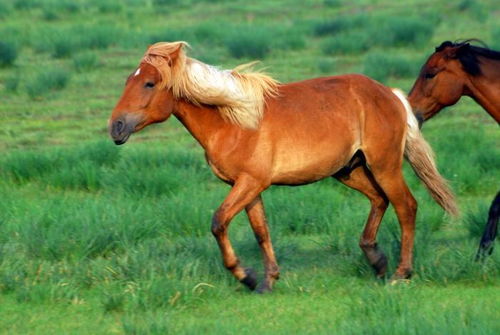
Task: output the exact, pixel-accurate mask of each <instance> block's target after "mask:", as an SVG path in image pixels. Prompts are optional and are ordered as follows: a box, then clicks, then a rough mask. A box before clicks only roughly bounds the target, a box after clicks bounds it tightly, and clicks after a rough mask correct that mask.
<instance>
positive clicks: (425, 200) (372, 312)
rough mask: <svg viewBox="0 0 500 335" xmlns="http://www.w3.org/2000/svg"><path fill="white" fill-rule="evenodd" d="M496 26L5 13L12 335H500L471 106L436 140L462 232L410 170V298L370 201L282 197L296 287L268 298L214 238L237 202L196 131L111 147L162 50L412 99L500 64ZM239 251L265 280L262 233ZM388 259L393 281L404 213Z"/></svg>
mask: <svg viewBox="0 0 500 335" xmlns="http://www.w3.org/2000/svg"><path fill="white" fill-rule="evenodd" d="M2 8H5V12H6V13H7V12H8V14H5V15H4V12H2ZM495 10H496V3H494V2H493V1H482V2H475V1H462V2H460V3H456V4H455V3H454V4H450V3H448V2H445V1H437V2H423V1H417V0H412V1H410V2H405V3H401V4H396V3H393V2H389V1H375V2H369V1H365V0H358V1H356V2H348V1H306V2H299V1H291V0H280V1H257V2H248V1H243V0H238V1H224V0H215V1H208V0H207V1H175V2H171V1H169V2H166V1H145V0H127V1H126V2H120V1H114V0H112V1H107V2H106V3H105V4H104V3H103V2H102V1H95V0H81V1H76V2H75V1H66V0H64V1H63V0H61V1H59V0H53V1H38V0H17V1H15V2H10V1H2V0H0V20H2V24H1V27H0V36H2V41H5V43H9V45H15V46H16V50H17V57H16V58H15V60H14V62H13V63H12V65H9V66H5V67H1V68H0V123H1V125H2V126H1V127H0V150H1V152H2V155H0V334H165V333H174V334H195V333H217V334H234V333H241V334H250V333H252V334H255V333H262V334H284V333H287V334H290V333H292V334H295V333H314V334H331V333H335V334H443V333H453V334H497V333H498V332H499V330H500V324H499V322H498V321H497V319H498V317H497V314H498V313H497V311H498V310H499V307H500V306H499V302H498V301H499V299H498V298H497V296H498V288H499V285H500V281H499V279H500V276H499V269H500V267H499V264H500V256H499V255H500V253H499V252H498V250H495V251H494V253H493V255H492V256H491V257H490V258H488V259H487V260H486V261H485V262H484V263H476V262H474V256H475V252H476V249H477V246H478V242H479V236H480V235H481V233H482V229H483V227H484V224H485V222H486V215H487V211H488V206H489V204H490V203H491V201H492V199H493V197H494V195H495V194H496V192H497V191H498V176H499V167H500V162H499V161H498V160H499V157H500V153H499V149H498V145H497V143H498V142H499V140H500V138H499V133H498V126H497V125H496V124H495V122H494V121H492V119H491V118H490V117H489V116H488V115H487V114H486V113H485V112H484V111H482V110H481V108H480V107H478V106H477V105H476V104H475V103H474V102H473V101H471V100H470V99H463V101H461V102H460V103H459V104H457V105H456V106H454V107H452V108H448V109H446V110H444V111H443V112H442V113H441V114H439V115H438V116H436V117H435V118H433V119H432V120H431V121H429V122H428V123H426V124H425V126H424V128H423V133H424V136H425V137H426V139H427V140H428V141H429V142H430V144H431V145H432V147H433V148H434V150H435V151H436V155H437V163H438V166H439V170H440V171H441V172H442V174H443V175H444V176H445V177H446V178H447V179H448V180H449V181H450V184H451V186H452V188H453V189H454V191H455V193H456V194H457V198H458V201H459V203H460V205H461V209H462V216H461V217H460V218H458V219H451V218H449V217H447V216H446V215H444V214H443V212H442V210H441V209H440V208H439V207H438V206H437V205H436V204H435V203H434V202H433V201H432V199H431V198H430V196H429V195H428V194H427V192H426V191H425V189H424V187H423V186H422V185H421V183H420V182H419V181H418V180H417V179H416V177H415V176H414V174H413V172H412V171H411V169H409V168H408V166H406V165H405V176H406V179H407V181H408V183H409V186H410V188H411V190H412V192H413V194H414V195H415V197H416V199H417V200H418V203H419V212H418V217H417V230H416V231H417V233H416V242H415V275H414V278H413V280H412V282H411V283H409V284H402V285H396V286H392V285H390V284H389V283H388V282H384V281H377V280H376V279H375V278H374V277H373V274H372V270H371V269H370V268H369V266H368V265H367V264H366V261H365V260H364V258H363V256H362V254H361V251H360V249H359V247H358V241H359V236H360V234H361V232H362V229H363V225H364V222H365V220H366V217H367V215H368V212H369V203H368V201H367V200H366V199H365V198H364V197H363V196H362V195H360V194H358V193H356V192H355V191H353V190H350V189H348V188H347V187H344V186H342V185H340V184H339V183H337V182H335V181H334V180H325V181H322V182H319V183H316V184H313V185H308V186H302V187H297V188H286V187H272V188H271V189H269V190H268V191H266V192H265V193H264V195H263V198H264V202H265V205H266V212H267V214H268V219H269V224H270V227H271V233H272V236H273V242H274V246H275V250H276V254H277V257H278V262H279V264H280V266H281V279H280V280H279V281H278V283H277V284H276V287H275V291H274V292H273V294H271V295H268V296H257V295H254V294H251V293H249V292H248V291H247V290H246V289H245V288H244V287H242V286H241V284H239V283H237V282H236V281H235V280H234V279H233V278H232V277H231V276H230V275H229V273H228V272H227V271H226V270H225V269H224V267H223V266H222V264H221V260H220V255H219V250H218V248H217V245H216V243H215V240H214V239H213V237H212V236H211V233H210V219H211V216H212V215H213V213H214V211H215V210H216V208H217V207H218V206H219V205H220V203H221V202H222V200H223V199H224V197H225V195H226V194H227V192H228V190H229V188H228V186H226V185H225V184H223V183H221V182H220V181H219V180H217V178H215V177H214V176H213V174H212V173H211V171H210V169H209V167H208V166H207V164H206V162H205V161H204V158H203V152H202V150H201V148H200V147H199V146H198V145H197V143H196V142H195V141H194V140H193V139H192V137H191V136H190V135H189V133H187V131H186V130H184V129H183V128H182V126H181V124H180V123H179V122H178V121H176V120H175V119H171V120H169V121H168V122H167V123H165V124H161V125H157V126H151V127H148V128H147V129H146V130H144V131H143V132H141V133H139V134H136V135H134V136H133V137H132V138H131V139H130V142H129V143H128V144H127V145H125V146H121V147H117V146H114V144H112V142H111V141H110V139H109V138H108V135H107V119H108V117H109V115H110V113H111V110H112V108H113V106H114V104H115V103H116V101H117V100H118V98H119V96H120V94H121V92H122V90H123V85H124V82H125V80H126V78H127V76H128V75H129V74H130V73H131V72H132V71H133V70H134V69H135V68H136V66H137V64H138V62H139V60H140V58H141V56H142V55H143V53H144V50H145V49H146V47H147V45H148V44H150V43H152V42H155V41H158V40H169V39H170V40H171V39H175V40H186V41H187V42H189V43H190V44H191V46H192V50H190V54H191V55H192V56H193V57H195V58H198V59H201V60H203V61H206V62H208V63H210V64H213V65H217V66H220V67H221V68H232V67H234V66H236V65H238V64H239V63H241V62H246V61H250V60H253V59H255V58H262V59H263V67H264V68H265V69H266V71H267V72H269V73H271V74H272V75H273V76H275V77H276V78H277V79H279V80H281V81H283V82H287V81H292V80H301V79H306V78H311V77H315V76H320V75H333V74H341V73H350V72H364V73H366V74H369V75H371V76H373V77H375V78H377V79H379V80H382V81H383V82H384V83H385V84H387V85H389V86H391V87H401V88H403V89H404V90H406V91H407V90H408V89H409V88H410V87H411V85H412V83H413V80H414V78H415V76H416V71H418V68H419V67H420V66H421V64H422V62H423V60H424V59H425V58H426V57H427V56H428V55H429V54H430V53H431V52H432V51H433V50H434V47H435V46H436V45H439V44H440V43H441V42H442V41H444V40H455V39H459V38H466V37H477V38H480V39H482V40H484V41H485V42H487V43H488V44H489V45H492V46H493V45H495V43H496V41H497V39H495V37H496V36H497V35H499V30H498V23H497V22H498V19H499V18H498V13H497V12H495ZM439 13H446V15H445V16H443V18H444V17H446V20H442V21H440V20H437V18H439V17H440V16H441V15H440V14H439ZM485 13H486V14H485ZM350 43H352V45H351V44H350ZM230 234H231V239H232V241H233V242H234V247H235V250H236V251H237V253H238V255H239V256H240V258H241V261H242V263H243V265H245V266H251V267H254V268H255V269H257V270H258V272H259V273H260V276H262V265H261V254H260V250H259V248H258V246H257V244H256V242H255V238H254V236H253V234H252V232H251V229H250V227H249V225H248V223H247V220H246V218H245V216H244V215H243V214H241V215H239V216H237V217H236V218H235V220H234V221H233V222H232V224H231V229H230ZM378 240H379V244H380V246H381V248H382V249H383V250H384V251H385V252H386V253H387V255H388V256H389V269H390V272H393V271H394V270H395V268H396V266H397V261H398V257H399V240H400V233H399V225H398V223H397V220H396V218H395V215H394V213H393V211H392V209H390V210H389V211H388V213H387V214H386V217H385V218H384V222H383V224H382V226H381V228H380V233H379V239H378ZM497 249H498V248H497Z"/></svg>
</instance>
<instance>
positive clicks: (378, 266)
mask: <svg viewBox="0 0 500 335" xmlns="http://www.w3.org/2000/svg"><path fill="white" fill-rule="evenodd" d="M372 267H373V269H374V270H375V275H376V276H377V277H378V278H383V277H385V274H386V273H387V257H385V255H384V254H382V253H380V256H379V259H378V260H377V261H376V262H375V263H373V264H372Z"/></svg>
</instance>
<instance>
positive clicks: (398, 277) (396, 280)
mask: <svg viewBox="0 0 500 335" xmlns="http://www.w3.org/2000/svg"><path fill="white" fill-rule="evenodd" d="M410 278H411V270H405V271H402V273H400V272H396V273H395V274H393V275H392V277H391V280H390V281H389V282H390V284H391V285H396V284H409V283H411V281H410Z"/></svg>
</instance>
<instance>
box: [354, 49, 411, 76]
mask: <svg viewBox="0 0 500 335" xmlns="http://www.w3.org/2000/svg"><path fill="white" fill-rule="evenodd" d="M415 65H416V64H415V62H410V61H409V60H407V59H405V58H403V57H401V56H393V55H387V54H386V53H384V52H371V53H369V54H368V55H367V56H366V58H365V61H364V73H365V74H366V75H367V76H369V77H372V78H374V79H376V80H378V81H381V82H383V83H384V82H386V81H387V79H388V78H389V77H392V78H409V77H416V76H417V74H418V67H416V66H415ZM417 66H418V65H417Z"/></svg>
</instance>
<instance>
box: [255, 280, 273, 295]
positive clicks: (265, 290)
mask: <svg viewBox="0 0 500 335" xmlns="http://www.w3.org/2000/svg"><path fill="white" fill-rule="evenodd" d="M272 291H273V289H272V288H271V287H270V286H269V284H267V283H265V282H264V283H262V284H261V285H259V287H258V288H257V289H256V290H255V293H258V294H267V293H271V292H272Z"/></svg>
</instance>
